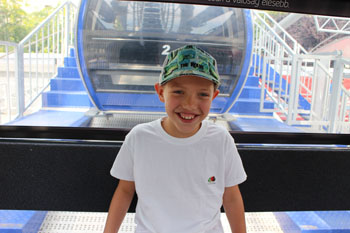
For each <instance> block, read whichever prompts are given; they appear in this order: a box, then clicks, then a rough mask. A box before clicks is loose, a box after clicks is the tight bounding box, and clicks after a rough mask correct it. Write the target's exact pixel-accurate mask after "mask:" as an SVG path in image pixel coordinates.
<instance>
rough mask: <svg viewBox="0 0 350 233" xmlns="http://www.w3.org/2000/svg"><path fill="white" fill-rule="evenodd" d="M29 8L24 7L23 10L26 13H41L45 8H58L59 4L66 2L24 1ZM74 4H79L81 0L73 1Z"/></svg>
mask: <svg viewBox="0 0 350 233" xmlns="http://www.w3.org/2000/svg"><path fill="white" fill-rule="evenodd" d="M24 2H25V3H26V5H27V6H24V7H23V10H25V11H26V12H33V11H40V10H41V9H43V8H44V7H45V6H53V7H56V6H58V5H59V4H61V3H63V2H65V0H44V1H40V0H25V1H24ZM72 2H74V3H76V4H77V3H79V0H72Z"/></svg>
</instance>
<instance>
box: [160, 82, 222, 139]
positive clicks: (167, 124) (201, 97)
mask: <svg viewBox="0 0 350 233" xmlns="http://www.w3.org/2000/svg"><path fill="white" fill-rule="evenodd" d="M155 89H156V91H157V94H158V96H159V99H160V101H162V102H163V103H165V110H166V112H167V114H168V117H167V118H165V120H164V121H163V128H164V130H165V131H166V132H167V133H168V134H170V135H171V136H174V137H178V138H185V137H190V136H192V135H194V134H195V133H196V132H197V131H198V130H199V128H200V126H201V122H202V121H203V120H204V119H205V118H206V117H207V116H208V114H209V111H210V106H211V102H212V101H213V99H214V98H215V97H216V96H217V95H218V94H219V90H214V84H213V83H212V82H211V81H209V80H206V79H204V78H200V77H196V76H181V77H177V78H175V79H173V80H171V81H169V82H168V83H166V84H165V85H163V86H160V84H159V83H157V84H156V85H155Z"/></svg>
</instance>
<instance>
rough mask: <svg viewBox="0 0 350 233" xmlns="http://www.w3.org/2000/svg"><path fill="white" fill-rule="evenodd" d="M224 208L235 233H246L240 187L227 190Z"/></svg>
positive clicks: (224, 197) (224, 196)
mask: <svg viewBox="0 0 350 233" xmlns="http://www.w3.org/2000/svg"><path fill="white" fill-rule="evenodd" d="M223 206H224V209H225V212H226V216H227V219H228V222H229V223H230V227H231V231H232V232H233V233H246V225H245V216H244V205H243V200H242V196H241V192H240V191H239V188H238V185H236V186H232V187H227V188H225V192H224V195H223Z"/></svg>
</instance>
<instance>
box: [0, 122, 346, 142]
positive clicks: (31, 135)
mask: <svg viewBox="0 0 350 233" xmlns="http://www.w3.org/2000/svg"><path fill="white" fill-rule="evenodd" d="M129 131H130V130H129V129H116V128H87V127H86V128H84V127H76V128H75V127H74V128H72V127H42V126H1V127H0V139H1V138H2V139H19V138H21V139H23V138H26V139H59V140H67V139H68V140H69V139H73V140H101V141H124V138H125V136H126V135H127V134H128V132H129ZM230 133H231V135H232V136H233V138H234V139H235V142H236V143H248V144H304V145H305V144H314V145H350V134H320V133H317V134H316V133H287V132H286V133H279V132H239V131H231V132H230Z"/></svg>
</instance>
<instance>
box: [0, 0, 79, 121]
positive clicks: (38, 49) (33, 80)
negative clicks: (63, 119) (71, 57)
mask: <svg viewBox="0 0 350 233" xmlns="http://www.w3.org/2000/svg"><path fill="white" fill-rule="evenodd" d="M75 9H76V6H75V5H74V4H73V3H71V2H70V1H66V2H65V3H63V4H62V5H61V6H59V7H58V8H57V9H56V10H55V11H54V12H53V13H52V14H50V15H49V16H48V17H47V18H46V19H45V20H44V21H43V22H42V23H41V24H40V25H38V26H37V27H36V28H35V29H34V30H33V31H32V32H31V33H29V34H28V35H27V36H26V37H25V38H24V39H23V40H22V41H21V42H20V43H18V44H15V43H10V42H0V46H1V47H4V48H5V50H6V52H5V53H4V54H3V56H0V62H1V64H5V65H4V66H3V65H1V67H2V68H0V80H1V81H0V88H1V90H2V89H4V90H7V92H8V93H6V94H7V95H6V97H5V96H4V95H2V96H4V97H1V99H0V101H1V102H0V104H1V105H0V109H1V110H0V111H1V113H0V114H1V115H0V124H4V123H6V122H8V121H11V120H14V119H16V118H18V117H22V116H23V114H24V113H25V112H26V113H27V112H32V111H36V110H38V108H40V107H41V103H40V97H41V94H42V93H43V92H44V91H45V89H46V88H48V85H49V83H50V80H51V78H53V77H54V76H55V75H56V72H57V67H58V66H60V65H62V64H63V61H64V57H65V56H67V55H68V51H69V47H70V46H72V45H73V40H74V35H73V31H74V30H73V27H74V17H75ZM11 90H14V91H11ZM2 93H4V92H2ZM34 103H38V104H37V106H34Z"/></svg>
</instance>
